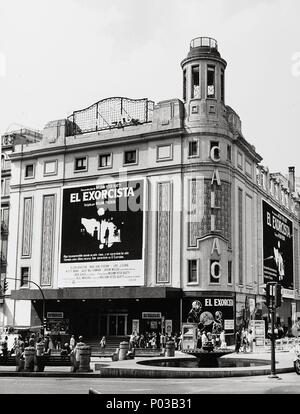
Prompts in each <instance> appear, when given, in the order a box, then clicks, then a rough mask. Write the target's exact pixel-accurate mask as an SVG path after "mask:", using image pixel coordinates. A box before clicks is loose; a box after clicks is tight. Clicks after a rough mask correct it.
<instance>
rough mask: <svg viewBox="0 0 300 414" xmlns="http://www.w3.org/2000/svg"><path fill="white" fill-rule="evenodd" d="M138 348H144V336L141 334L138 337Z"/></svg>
mask: <svg viewBox="0 0 300 414" xmlns="http://www.w3.org/2000/svg"><path fill="white" fill-rule="evenodd" d="M139 348H146V341H145V336H144V335H143V334H141V336H140V340H139Z"/></svg>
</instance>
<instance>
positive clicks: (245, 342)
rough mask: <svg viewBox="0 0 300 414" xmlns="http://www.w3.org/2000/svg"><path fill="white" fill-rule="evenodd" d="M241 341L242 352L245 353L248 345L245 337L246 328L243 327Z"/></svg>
mask: <svg viewBox="0 0 300 414" xmlns="http://www.w3.org/2000/svg"><path fill="white" fill-rule="evenodd" d="M241 343H242V350H243V352H244V353H246V352H247V346H248V339H247V330H246V329H245V328H243V329H242V334H241Z"/></svg>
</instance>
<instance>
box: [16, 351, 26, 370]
mask: <svg viewBox="0 0 300 414" xmlns="http://www.w3.org/2000/svg"><path fill="white" fill-rule="evenodd" d="M15 359H16V371H17V372H20V371H23V370H24V362H25V361H24V359H23V357H22V354H21V353H18V354H17V355H16V357H15Z"/></svg>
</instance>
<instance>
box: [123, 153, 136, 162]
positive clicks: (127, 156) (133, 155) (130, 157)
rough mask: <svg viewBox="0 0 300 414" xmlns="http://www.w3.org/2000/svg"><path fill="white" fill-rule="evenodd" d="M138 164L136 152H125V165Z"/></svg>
mask: <svg viewBox="0 0 300 414" xmlns="http://www.w3.org/2000/svg"><path fill="white" fill-rule="evenodd" d="M136 163H137V156H136V150H133V151H125V153H124V164H136Z"/></svg>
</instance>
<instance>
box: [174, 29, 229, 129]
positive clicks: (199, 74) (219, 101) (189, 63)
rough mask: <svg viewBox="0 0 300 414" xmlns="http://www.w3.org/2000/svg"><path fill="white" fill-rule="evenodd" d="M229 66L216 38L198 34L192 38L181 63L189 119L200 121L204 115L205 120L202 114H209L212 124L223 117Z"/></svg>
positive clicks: (208, 120)
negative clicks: (223, 57)
mask: <svg viewBox="0 0 300 414" xmlns="http://www.w3.org/2000/svg"><path fill="white" fill-rule="evenodd" d="M226 66H227V63H226V61H225V60H224V59H222V57H221V55H220V53H219V51H218V44H217V41H216V40H215V39H212V38H210V37H197V38H195V39H193V40H192V41H191V43H190V51H189V53H188V55H187V57H186V58H185V59H184V60H183V61H182V62H181V67H182V70H183V101H184V103H185V107H186V114H187V121H192V122H193V121H196V120H198V122H199V121H200V122H201V118H202V121H204V119H203V117H205V118H207V117H208V118H207V122H208V123H210V122H211V121H213V120H214V119H215V121H216V118H218V117H221V118H223V116H224V113H225V111H226V110H225V68H226ZM220 120H221V119H220ZM220 120H219V121H220Z"/></svg>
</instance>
